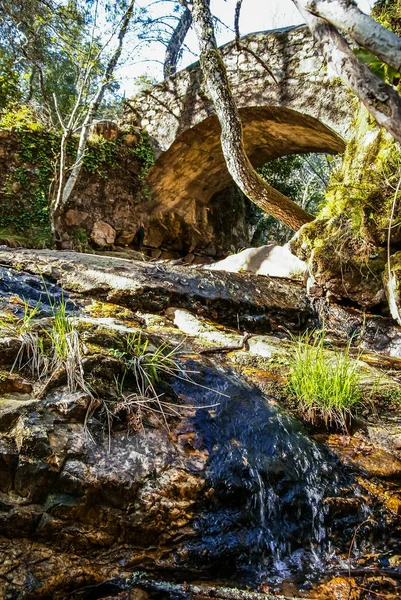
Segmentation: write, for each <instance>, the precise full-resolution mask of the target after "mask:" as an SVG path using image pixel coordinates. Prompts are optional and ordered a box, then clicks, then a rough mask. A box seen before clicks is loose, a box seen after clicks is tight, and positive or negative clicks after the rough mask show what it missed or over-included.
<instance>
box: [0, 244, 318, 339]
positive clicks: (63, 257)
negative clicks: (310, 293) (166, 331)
mask: <svg viewBox="0 0 401 600" xmlns="http://www.w3.org/2000/svg"><path fill="white" fill-rule="evenodd" d="M0 259H1V261H2V262H3V264H8V265H10V266H11V267H12V266H15V265H19V268H21V269H23V270H25V271H28V272H32V273H37V272H38V271H43V270H45V271H48V272H49V276H50V277H52V278H54V279H55V280H57V281H58V282H59V283H60V285H62V286H63V288H64V289H66V290H73V291H74V292H79V293H80V294H81V295H83V296H89V297H92V298H97V299H100V300H103V301H107V302H113V303H115V304H118V305H120V306H127V307H128V308H131V309H132V310H141V311H144V312H156V313H157V312H162V311H164V310H166V308H168V307H169V306H176V307H178V308H190V309H191V311H195V312H196V313H197V314H198V315H199V316H204V317H207V316H209V317H212V318H213V319H214V320H219V321H220V323H222V324H225V325H228V326H232V327H236V328H238V327H240V328H241V329H244V330H246V331H255V330H257V331H258V332H262V333H263V332H269V331H274V330H275V329H276V328H277V327H278V326H280V327H281V328H282V327H283V326H284V327H288V328H289V329H302V328H304V327H305V326H307V324H308V323H309V324H310V323H311V320H312V319H313V318H314V311H313V309H312V307H311V306H310V304H309V301H308V298H307V297H306V294H305V291H304V289H303V287H302V285H301V284H300V283H299V282H295V281H287V280H282V279H273V278H265V277H255V276H252V275H248V274H245V273H244V274H240V275H237V274H234V273H224V272H212V271H206V270H204V269H188V268H185V267H179V266H170V265H166V266H165V265H159V264H151V263H139V262H134V261H124V260H121V259H115V258H111V257H108V256H99V255H96V256H94V255H89V254H78V253H74V252H63V253H57V252H53V251H50V250H39V251H35V252H32V251H29V252H27V251H23V250H18V251H11V250H10V251H1V252H0Z"/></svg>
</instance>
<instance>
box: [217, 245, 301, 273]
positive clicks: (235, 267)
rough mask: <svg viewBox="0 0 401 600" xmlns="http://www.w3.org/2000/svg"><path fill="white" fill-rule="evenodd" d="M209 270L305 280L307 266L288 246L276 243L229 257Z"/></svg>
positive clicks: (249, 249)
mask: <svg viewBox="0 0 401 600" xmlns="http://www.w3.org/2000/svg"><path fill="white" fill-rule="evenodd" d="M208 269H211V270H213V271H229V272H230V273H240V272H247V273H255V274H256V275H266V276H271V277H289V278H301V279H303V276H304V274H305V273H306V264H305V263H304V262H303V261H302V260H300V259H299V258H298V257H297V256H295V255H294V254H292V253H291V251H290V249H289V246H288V244H286V245H285V246H280V245H279V244H277V243H276V242H270V243H269V244H267V245H266V246H261V247H260V248H247V249H246V250H243V251H242V252H239V253H238V254H233V255H232V256H228V257H227V258H225V259H224V260H220V261H219V262H217V263H214V264H213V265H211V266H210V267H208Z"/></svg>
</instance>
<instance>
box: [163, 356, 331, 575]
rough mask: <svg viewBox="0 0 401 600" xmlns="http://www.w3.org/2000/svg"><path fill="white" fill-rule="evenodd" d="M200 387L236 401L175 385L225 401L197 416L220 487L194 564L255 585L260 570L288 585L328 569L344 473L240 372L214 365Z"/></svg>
mask: <svg viewBox="0 0 401 600" xmlns="http://www.w3.org/2000/svg"><path fill="white" fill-rule="evenodd" d="M196 370H198V371H199V364H197V365H196ZM198 381H199V382H200V383H202V384H203V385H205V386H207V387H208V388H209V389H211V390H217V391H219V392H223V393H224V394H226V395H228V398H226V397H222V396H219V395H218V394H216V393H215V392H212V391H209V390H206V389H204V388H201V387H197V388H194V387H192V388H190V384H188V383H186V382H183V381H179V382H175V383H174V384H173V386H174V388H175V390H176V392H177V393H182V394H183V395H185V396H187V397H190V398H191V402H192V403H193V404H195V405H199V406H201V405H202V404H211V403H213V402H216V401H217V402H219V406H218V407H216V408H215V409H214V410H212V411H210V410H198V411H197V413H196V416H195V417H194V428H195V431H197V433H198V443H199V444H200V445H202V446H203V447H206V449H207V451H208V453H209V464H208V481H207V489H209V490H211V491H210V492H209V494H208V497H207V500H206V501H205V506H204V508H203V511H202V517H201V518H200V519H199V520H198V521H197V523H196V524H195V528H196V529H197V532H198V535H197V537H196V539H195V540H194V542H193V543H192V544H191V545H190V548H189V562H191V560H192V562H193V564H196V565H197V566H199V565H200V564H203V565H205V567H206V568H207V569H208V570H209V571H212V572H213V570H215V572H216V574H218V575H220V576H222V575H224V573H226V574H228V575H229V576H230V577H231V578H232V576H233V571H235V573H237V575H238V576H240V577H241V576H243V577H245V578H247V577H252V578H253V580H255V573H256V574H258V575H259V576H260V577H261V578H265V577H266V575H267V576H268V577H269V581H274V580H276V581H279V580H282V579H284V578H286V577H288V576H290V575H291V574H292V573H294V572H298V573H299V572H302V573H304V574H314V573H317V572H319V571H320V572H321V571H323V570H324V569H325V568H326V566H327V560H328V559H331V557H332V555H333V551H332V547H331V545H330V539H329V536H328V531H329V530H328V525H327V509H326V507H325V502H324V501H325V498H327V497H335V496H337V495H338V494H339V490H340V488H341V485H340V479H341V474H339V473H338V472H337V470H336V469H337V467H336V466H335V464H333V462H330V460H328V457H327V456H325V455H324V453H323V452H322V451H321V449H320V448H319V447H318V446H317V445H316V443H315V442H314V441H313V440H311V439H310V438H309V437H308V435H307V433H306V431H305V430H304V429H303V427H302V426H301V425H300V423H299V422H298V421H297V419H295V418H294V417H292V416H291V415H289V414H287V413H286V412H285V411H284V410H282V409H281V408H280V407H279V406H278V405H277V403H276V402H275V401H271V400H270V399H269V398H266V397H265V396H264V395H263V394H262V393H261V392H260V391H259V390H257V389H255V388H253V387H250V386H248V385H246V384H244V382H243V381H240V380H239V379H238V378H237V377H236V376H235V375H233V374H231V373H226V372H223V371H221V370H220V371H219V370H218V368H216V367H215V366H214V367H213V368H210V367H204V368H203V369H202V373H201V378H199V380H198ZM338 526H340V525H338Z"/></svg>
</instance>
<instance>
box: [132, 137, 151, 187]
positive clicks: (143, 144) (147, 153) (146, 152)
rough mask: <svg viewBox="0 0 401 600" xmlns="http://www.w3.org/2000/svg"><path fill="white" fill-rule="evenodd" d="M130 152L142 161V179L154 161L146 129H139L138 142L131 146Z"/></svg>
mask: <svg viewBox="0 0 401 600" xmlns="http://www.w3.org/2000/svg"><path fill="white" fill-rule="evenodd" d="M132 154H133V156H134V157H135V158H136V159H138V160H139V161H140V162H141V163H142V170H141V173H140V178H141V179H144V177H145V176H146V175H147V173H148V171H149V169H150V167H151V166H152V165H153V164H154V162H155V157H154V154H153V148H152V145H151V143H150V139H149V135H148V133H147V132H146V131H141V133H140V135H139V140H138V143H137V144H135V146H134V147H133V148H132Z"/></svg>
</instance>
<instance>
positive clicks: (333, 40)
mask: <svg viewBox="0 0 401 600" xmlns="http://www.w3.org/2000/svg"><path fill="white" fill-rule="evenodd" d="M320 1H321V0H316V2H315V4H319V3H320ZM324 1H325V0H323V2H324ZM293 2H294V4H295V5H296V6H297V8H298V10H299V11H300V13H301V15H302V16H303V17H304V19H305V21H306V23H307V25H308V27H309V29H310V30H311V32H312V34H313V36H314V38H315V40H316V41H317V42H318V44H319V46H320V48H321V50H322V52H323V55H324V57H325V59H326V61H327V63H328V65H330V66H331V67H332V68H333V69H334V70H335V71H336V72H337V73H338V75H339V76H340V77H341V79H342V80H343V81H344V83H345V84H346V85H347V86H348V87H349V88H350V89H351V90H352V91H353V92H354V93H355V95H356V96H357V97H358V98H359V99H360V100H361V102H362V103H363V104H364V105H365V106H366V108H367V109H368V111H369V112H370V114H371V115H372V116H373V117H374V118H375V119H376V121H377V122H378V123H379V125H381V126H382V127H384V128H385V129H386V130H387V131H388V132H389V133H390V134H391V135H392V136H393V137H394V139H395V140H397V141H398V142H401V98H400V96H399V95H398V93H397V91H396V90H395V89H394V88H393V87H392V86H391V85H389V84H387V83H385V82H384V81H382V80H381V79H380V78H379V77H377V75H375V74H374V73H373V72H372V71H371V70H370V69H369V67H368V66H367V65H365V64H364V63H362V62H360V61H359V60H358V58H357V57H356V56H355V54H354V53H353V51H352V49H351V48H350V46H349V45H348V43H347V42H346V40H345V39H344V37H343V36H342V35H341V33H339V31H338V30H337V29H336V28H335V27H334V26H333V25H331V24H330V23H329V22H328V21H326V20H324V19H322V18H320V17H316V16H315V15H313V14H312V13H310V12H309V11H308V10H306V9H305V8H304V7H305V6H306V5H307V4H308V1H307V0H293ZM334 3H336V0H334ZM369 19H370V17H369ZM371 20H372V21H373V19H371ZM396 37H397V39H399V38H398V36H396Z"/></svg>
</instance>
